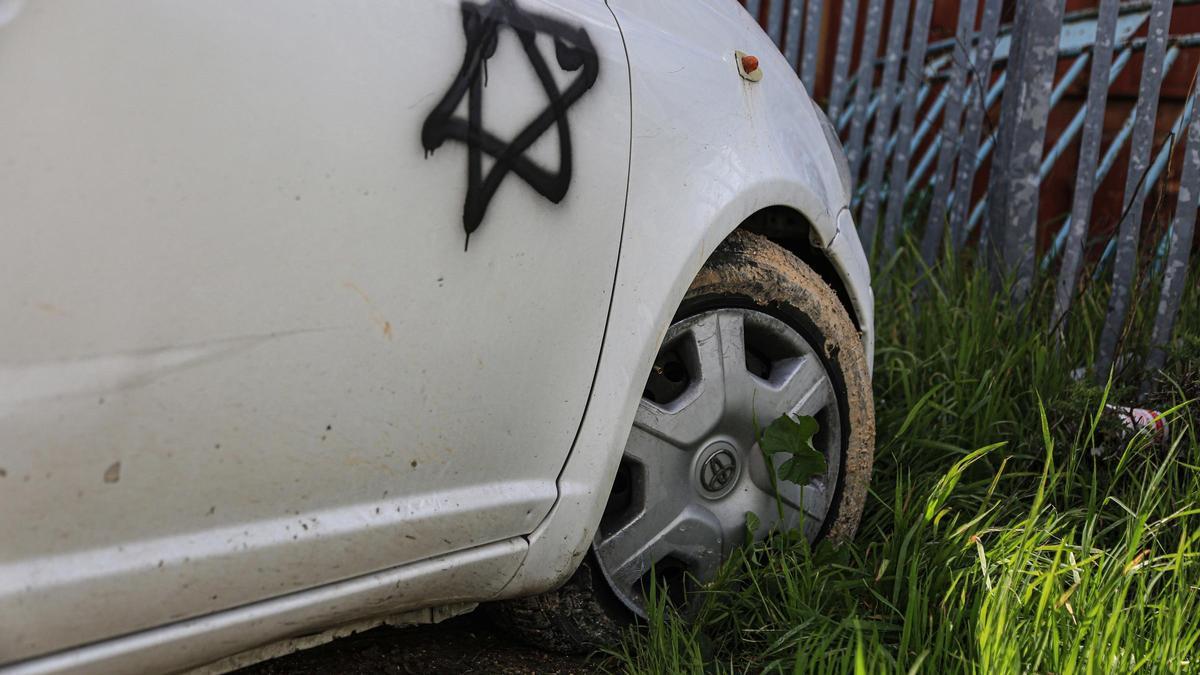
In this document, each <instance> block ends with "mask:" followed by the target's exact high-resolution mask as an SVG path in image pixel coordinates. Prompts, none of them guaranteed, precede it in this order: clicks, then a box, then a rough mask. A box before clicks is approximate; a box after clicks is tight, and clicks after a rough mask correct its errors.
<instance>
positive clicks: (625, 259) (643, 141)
mask: <svg viewBox="0 0 1200 675" xmlns="http://www.w3.org/2000/svg"><path fill="white" fill-rule="evenodd" d="M609 4H610V6H611V7H612V8H613V10H614V13H615V14H616V16H617V20H618V22H619V23H620V25H621V30H622V32H623V33H624V35H625V39H626V45H627V47H628V49H629V61H630V70H631V73H632V75H631V80H632V84H633V94H632V98H633V107H634V117H633V140H632V145H631V147H632V161H631V163H630V164H631V173H630V189H629V197H628V205H627V213H626V223H625V234H624V239H623V242H622V248H621V261H620V265H619V270H618V275H617V285H616V290H615V291H614V297H613V308H612V313H611V316H610V318H609V328H608V333H607V336H606V339H605V344H604V351H603V354H602V356H601V360H600V368H599V370H598V373H599V374H598V377H597V379H596V384H595V387H594V389H593V393H592V397H591V399H590V400H589V402H588V409H587V413H586V415H585V419H584V422H583V427H582V429H581V431H580V434H579V441H578V442H577V443H576V445H575V448H574V449H573V450H572V452H571V456H570V458H569V460H568V461H567V465H566V467H565V468H564V469H563V473H562V476H561V477H560V479H559V500H558V502H557V503H556V504H555V508H554V509H553V510H552V511H551V512H550V515H549V516H547V518H546V520H545V521H544V522H543V523H541V524H540V525H539V527H538V529H537V530H536V531H535V532H534V533H533V534H532V535H531V536H530V537H529V541H530V551H529V555H528V557H527V558H526V560H525V563H524V564H523V565H522V566H521V569H520V570H519V571H518V573H517V575H516V576H515V577H514V578H513V581H512V582H511V583H510V584H509V586H508V587H506V588H505V590H504V593H503V595H504V596H505V597H517V596H521V595H527V594H530V593H535V592H540V591H545V590H547V589H550V588H553V587H554V586H555V585H556V584H558V583H561V582H562V581H563V580H564V579H566V578H567V577H568V576H569V575H570V574H571V572H572V571H573V570H574V569H575V567H576V566H577V565H578V563H579V561H580V560H581V559H582V557H583V556H584V555H585V554H586V553H587V550H588V547H589V545H590V543H591V541H592V537H593V535H594V534H595V528H596V526H597V524H598V523H599V521H600V516H601V514H602V512H603V509H604V504H605V502H606V500H607V497H608V488H609V486H610V485H611V484H612V480H613V476H614V475H615V473H616V470H617V465H618V463H619V460H620V458H621V454H622V451H623V449H624V445H625V440H626V437H627V435H628V433H629V429H630V428H631V426H632V423H633V417H634V413H635V412H636V410H637V406H638V402H639V401H640V399H641V396H642V390H643V387H644V385H645V381H646V374H647V373H648V372H650V366H651V364H652V363H653V359H654V356H655V354H656V353H657V351H658V348H659V345H660V344H661V342H662V339H663V336H664V335H665V334H666V331H667V328H668V327H669V325H670V323H671V320H672V317H673V316H674V315H675V311H676V309H677V308H678V307H679V303H680V302H681V301H682V299H683V296H684V294H685V293H686V292H687V289H688V286H689V285H690V284H691V281H692V279H694V278H695V275H696V273H697V272H699V270H700V268H701V266H702V265H703V264H704V262H705V261H706V260H707V259H708V257H709V255H710V254H711V253H712V252H713V250H714V249H715V248H716V247H717V246H718V245H719V244H720V243H721V242H722V241H723V240H724V239H725V238H726V237H727V236H728V235H729V233H730V232H732V231H733V230H734V229H735V228H737V227H738V226H739V225H740V224H741V223H742V222H744V221H745V220H746V219H747V218H748V217H749V216H751V215H752V214H754V213H755V212H757V211H759V210H760V209H763V208H766V207H772V206H785V207H788V208H791V209H794V210H795V211H797V212H799V213H800V214H801V215H803V217H804V218H805V219H806V220H808V222H809V223H810V224H811V228H812V236H813V238H814V239H815V240H816V243H817V245H818V246H819V247H820V249H821V253H822V255H825V256H826V257H827V258H828V259H829V260H830V262H831V263H832V265H833V267H834V268H835V269H836V270H837V271H838V274H839V276H840V277H841V278H842V280H843V285H844V287H845V289H846V291H847V294H848V295H849V296H850V298H851V300H852V304H853V307H854V309H855V310H856V311H855V315H856V317H857V319H858V323H859V329H860V330H861V331H862V335H863V341H864V344H865V345H866V347H867V353H868V355H870V354H871V353H872V352H873V344H874V312H873V300H872V298H871V291H870V276H869V269H868V267H867V263H866V258H865V256H864V255H863V252H862V248H861V246H859V245H858V236H857V232H855V231H854V224H853V221H852V220H851V219H850V217H849V211H848V210H846V207H847V205H848V197H847V195H846V190H845V188H844V187H843V186H842V185H841V184H840V180H839V178H838V171H837V165H836V163H835V160H834V157H833V154H832V151H831V149H830V148H829V147H828V145H827V144H826V142H825V141H824V140H823V139H824V138H825V136H824V133H823V132H822V130H821V127H820V124H821V123H820V120H819V118H818V117H817V114H818V113H817V112H816V111H815V109H814V108H813V104H812V102H811V100H810V99H809V97H808V95H807V93H806V92H805V91H804V88H803V85H801V83H800V81H799V79H798V78H797V77H796V75H795V74H794V72H793V71H792V70H791V68H790V67H789V66H788V64H787V62H786V61H785V60H784V58H783V56H782V55H781V54H780V53H779V52H778V50H777V49H776V48H775V46H774V45H773V44H772V43H771V42H770V39H769V38H768V37H767V36H766V35H765V34H764V33H763V32H762V29H761V28H760V27H759V26H758V24H757V23H755V22H754V20H753V19H751V17H750V16H749V15H748V14H746V12H745V10H743V9H742V8H741V6H740V5H738V4H737V3H735V2H732V1H730V0H669V1H668V0H610V2H609ZM681 17H686V20H681ZM735 50H740V51H743V52H746V53H749V54H754V55H756V56H758V58H759V62H760V68H761V70H762V72H763V78H762V80H761V81H759V82H750V81H747V80H744V79H742V78H741V76H740V75H739V73H738V69H737V64H736V63H735V62H734V60H733V59H734V51H735ZM839 151H840V150H839ZM679 167H687V169H686V170H685V171H684V170H679ZM868 358H870V356H868ZM613 430H620V432H619V433H613ZM564 540H565V541H566V543H567V545H566V546H564Z"/></svg>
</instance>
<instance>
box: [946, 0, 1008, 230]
mask: <svg viewBox="0 0 1200 675" xmlns="http://www.w3.org/2000/svg"><path fill="white" fill-rule="evenodd" d="M1001 4H1002V1H1001V0H984V3H983V17H982V18H981V19H980V26H979V42H978V43H977V44H976V45H975V61H974V63H973V64H972V65H973V70H974V75H973V76H972V78H971V85H970V86H971V91H972V92H973V93H975V94H977V96H976V100H977V101H978V104H977V105H974V106H970V107H968V108H967V115H966V122H965V123H964V124H963V132H962V147H960V148H959V151H958V167H957V168H956V170H955V174H954V200H953V202H952V206H951V208H950V216H949V218H948V219H947V221H948V223H949V225H950V241H951V242H952V244H953V246H954V250H956V251H957V250H959V249H961V248H962V246H963V244H964V243H965V242H966V236H965V235H964V232H965V231H966V228H965V227H963V226H964V225H965V224H966V220H967V209H968V208H969V207H970V206H971V192H972V190H973V188H974V186H975V169H976V167H977V164H976V161H975V154H976V153H977V152H978V151H979V134H980V132H981V131H982V130H983V118H984V115H986V114H987V111H988V108H990V107H991V104H990V103H989V102H988V101H986V100H985V97H984V91H986V90H987V89H988V84H989V83H990V82H991V79H992V78H991V74H992V56H993V54H994V52H995V49H996V33H997V31H998V30H999V28H1000V9H1001Z"/></svg>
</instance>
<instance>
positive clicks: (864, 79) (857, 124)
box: [846, 0, 999, 181]
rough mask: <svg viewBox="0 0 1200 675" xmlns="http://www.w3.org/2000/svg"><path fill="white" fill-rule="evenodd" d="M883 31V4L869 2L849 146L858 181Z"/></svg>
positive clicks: (852, 172) (851, 170)
mask: <svg viewBox="0 0 1200 675" xmlns="http://www.w3.org/2000/svg"><path fill="white" fill-rule="evenodd" d="M996 1H997V2H999V0H996ZM882 29H883V0H870V4H869V5H867V25H866V26H865V27H864V28H863V43H862V52H861V53H860V54H859V55H858V75H857V77H856V78H855V79H856V80H857V81H856V82H855V84H854V115H853V117H851V119H850V141H849V142H848V143H847V144H846V159H847V160H849V162H850V175H851V176H854V179H855V180H856V181H857V180H858V177H859V176H860V175H861V173H862V161H863V142H864V141H865V139H866V135H867V107H868V105H869V104H870V99H871V90H872V89H874V87H875V55H876V54H878V53H879V36H880V33H882V32H883V30H882Z"/></svg>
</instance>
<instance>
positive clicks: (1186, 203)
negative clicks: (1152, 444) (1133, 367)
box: [1142, 83, 1200, 395]
mask: <svg viewBox="0 0 1200 675" xmlns="http://www.w3.org/2000/svg"><path fill="white" fill-rule="evenodd" d="M1195 96H1196V93H1195V84H1194V83H1193V91H1192V97H1193V99H1194V97H1195ZM1198 199H1200V111H1197V110H1196V108H1195V106H1194V103H1193V107H1192V114H1191V119H1190V120H1189V121H1188V125H1187V148H1186V149H1185V150H1184V155H1183V174H1182V175H1181V176H1180V178H1179V202H1178V203H1177V204H1176V206H1175V219H1174V221H1172V223H1171V228H1170V232H1169V233H1168V236H1169V237H1170V239H1171V249H1170V251H1169V252H1168V253H1167V266H1166V270H1165V271H1164V272H1163V280H1162V291H1161V292H1160V293H1159V296H1158V311H1157V312H1156V313H1155V316H1154V329H1153V331H1152V332H1151V335H1150V353H1149V354H1148V355H1147V357H1146V368H1145V370H1146V375H1145V379H1144V380H1143V382H1142V394H1143V395H1146V394H1148V393H1149V392H1150V388H1151V386H1152V385H1153V377H1154V372H1155V371H1157V370H1159V369H1160V368H1162V366H1163V362H1164V361H1165V360H1166V350H1165V347H1166V345H1167V343H1168V342H1169V341H1170V340H1171V333H1172V331H1173V330H1174V327H1175V317H1176V316H1177V315H1178V314H1179V305H1180V302H1181V301H1182V299H1183V288H1184V284H1186V283H1187V278H1188V257H1189V255H1190V254H1191V251H1192V235H1193V233H1194V232H1195V227H1196V208H1197V203H1198Z"/></svg>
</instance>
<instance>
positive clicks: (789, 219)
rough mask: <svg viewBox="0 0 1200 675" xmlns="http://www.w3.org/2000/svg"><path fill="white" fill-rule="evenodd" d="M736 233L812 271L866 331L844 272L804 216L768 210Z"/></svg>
mask: <svg viewBox="0 0 1200 675" xmlns="http://www.w3.org/2000/svg"><path fill="white" fill-rule="evenodd" d="M737 230H744V231H747V232H752V233H754V234H757V235H760V236H763V237H766V238H767V239H768V240H770V241H771V242H772V243H774V244H777V245H779V246H780V247H782V248H783V249H785V250H786V251H787V252H788V253H791V254H792V255H794V256H796V257H797V258H799V259H800V260H801V261H802V262H804V263H805V264H806V265H808V266H809V267H811V268H812V269H813V271H815V272H816V273H817V274H819V275H820V276H821V278H822V279H824V280H825V282H826V283H828V284H829V285H830V287H831V288H833V290H834V292H835V293H837V296H838V299H839V300H841V301H842V306H843V307H845V309H846V313H847V314H849V315H850V320H851V321H853V322H854V325H855V326H856V327H857V328H858V330H859V331H860V332H861V331H863V330H865V327H864V326H863V324H862V320H861V319H860V317H859V309H858V308H857V307H855V303H854V299H853V297H852V296H851V294H850V289H849V285H848V281H847V279H846V272H844V271H843V270H842V268H840V267H839V266H838V265H837V263H836V262H835V261H834V260H832V259H831V258H830V255H829V251H828V250H827V249H826V248H824V247H822V246H821V244H820V240H819V237H818V235H817V233H816V231H815V230H814V226H813V223H812V221H811V220H809V219H808V218H806V217H805V216H804V214H803V213H801V212H800V211H798V210H796V209H794V208H791V207H789V206H783V205H777V206H768V207H766V208H762V209H759V210H758V211H755V212H754V213H752V214H750V215H749V216H748V217H747V218H746V219H745V220H743V221H742V222H741V223H740V224H738V226H737V227H736V228H734V230H733V231H731V232H730V234H733V232H735V231H737ZM835 236H836V235H835Z"/></svg>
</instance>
